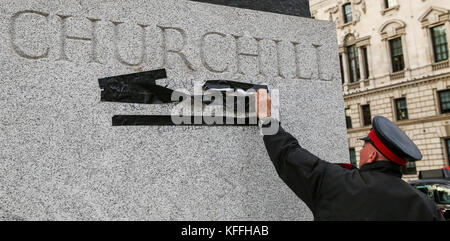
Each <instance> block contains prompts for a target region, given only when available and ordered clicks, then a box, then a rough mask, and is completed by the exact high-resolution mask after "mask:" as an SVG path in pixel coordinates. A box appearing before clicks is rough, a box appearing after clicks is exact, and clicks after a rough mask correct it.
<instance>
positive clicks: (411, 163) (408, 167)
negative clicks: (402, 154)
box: [402, 161, 417, 175]
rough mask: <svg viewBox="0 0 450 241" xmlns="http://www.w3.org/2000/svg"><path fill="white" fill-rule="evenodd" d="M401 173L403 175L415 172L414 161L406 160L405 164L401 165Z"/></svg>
mask: <svg viewBox="0 0 450 241" xmlns="http://www.w3.org/2000/svg"><path fill="white" fill-rule="evenodd" d="M402 173H403V174H405V175H413V174H417V169H416V162H414V161H408V162H407V163H406V166H402Z"/></svg>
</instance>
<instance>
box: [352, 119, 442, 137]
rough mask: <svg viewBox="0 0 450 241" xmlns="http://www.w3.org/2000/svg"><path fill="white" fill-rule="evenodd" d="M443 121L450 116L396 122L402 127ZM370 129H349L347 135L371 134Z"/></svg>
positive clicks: (369, 127)
mask: <svg viewBox="0 0 450 241" xmlns="http://www.w3.org/2000/svg"><path fill="white" fill-rule="evenodd" d="M443 120H450V114H439V115H436V116H430V117H424V118H420V119H411V120H402V121H396V122H395V124H396V125H398V126H400V127H401V126H409V125H417V124H425V123H428V122H434V121H443ZM370 129H372V126H365V127H359V128H352V129H347V134H354V133H359V132H369V131H370Z"/></svg>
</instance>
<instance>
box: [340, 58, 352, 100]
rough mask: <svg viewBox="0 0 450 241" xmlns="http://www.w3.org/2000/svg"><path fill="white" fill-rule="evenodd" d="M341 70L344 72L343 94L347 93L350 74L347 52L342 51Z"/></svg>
mask: <svg viewBox="0 0 450 241" xmlns="http://www.w3.org/2000/svg"><path fill="white" fill-rule="evenodd" d="M341 54H342V69H343V70H344V92H347V91H348V84H349V82H350V72H349V66H348V55H347V51H346V50H344V51H343V52H342V53H341Z"/></svg>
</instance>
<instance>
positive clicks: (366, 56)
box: [361, 47, 370, 79]
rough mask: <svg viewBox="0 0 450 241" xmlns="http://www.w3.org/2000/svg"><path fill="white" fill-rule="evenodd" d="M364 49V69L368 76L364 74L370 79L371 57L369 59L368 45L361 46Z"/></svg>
mask: <svg viewBox="0 0 450 241" xmlns="http://www.w3.org/2000/svg"><path fill="white" fill-rule="evenodd" d="M361 49H362V53H363V58H364V69H365V70H366V73H365V74H366V76H364V78H365V79H369V76H370V74H369V71H370V70H369V59H368V55H367V47H361Z"/></svg>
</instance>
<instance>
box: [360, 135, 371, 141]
mask: <svg viewBox="0 0 450 241" xmlns="http://www.w3.org/2000/svg"><path fill="white" fill-rule="evenodd" d="M359 139H360V140H361V141H370V138H369V137H368V136H365V137H363V138H359Z"/></svg>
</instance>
